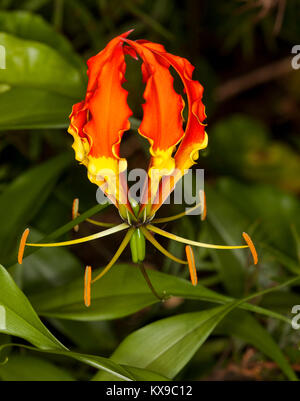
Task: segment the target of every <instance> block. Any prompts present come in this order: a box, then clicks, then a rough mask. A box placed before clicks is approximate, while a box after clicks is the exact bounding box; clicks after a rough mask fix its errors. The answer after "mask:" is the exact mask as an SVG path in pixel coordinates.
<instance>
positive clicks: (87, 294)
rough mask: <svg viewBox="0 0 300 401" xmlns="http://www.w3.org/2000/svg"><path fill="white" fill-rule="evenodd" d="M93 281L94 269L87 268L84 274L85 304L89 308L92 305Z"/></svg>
mask: <svg viewBox="0 0 300 401" xmlns="http://www.w3.org/2000/svg"><path fill="white" fill-rule="evenodd" d="M91 279H92V268H91V266H86V268H85V274H84V304H85V306H87V307H89V306H90V305H91Z"/></svg>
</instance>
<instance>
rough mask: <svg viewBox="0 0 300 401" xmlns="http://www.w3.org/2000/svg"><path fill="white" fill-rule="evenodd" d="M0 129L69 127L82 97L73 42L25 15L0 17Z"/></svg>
mask: <svg viewBox="0 0 300 401" xmlns="http://www.w3.org/2000/svg"><path fill="white" fill-rule="evenodd" d="M0 26H1V28H0V43H1V46H3V47H4V49H5V64H6V65H5V67H6V68H5V69H0V84H1V85H0V108H1V111H2V113H1V117H0V130H9V129H21V128H22V129H23V128H46V127H47V128H57V127H65V126H67V125H68V115H69V114H70V111H71V108H72V105H73V104H74V103H76V102H77V101H78V100H80V98H81V97H82V96H83V94H84V90H85V78H84V75H83V73H82V71H83V68H82V63H81V62H80V60H79V58H78V57H77V56H76V55H75V54H74V53H73V51H72V49H71V47H70V45H69V43H68V42H67V41H66V40H65V39H64V38H63V37H60V35H58V34H57V33H56V32H55V31H53V29H52V28H51V27H50V26H49V25H48V24H47V23H46V22H45V21H43V20H42V19H41V17H37V16H34V15H32V14H30V13H26V12H12V13H11V12H0Z"/></svg>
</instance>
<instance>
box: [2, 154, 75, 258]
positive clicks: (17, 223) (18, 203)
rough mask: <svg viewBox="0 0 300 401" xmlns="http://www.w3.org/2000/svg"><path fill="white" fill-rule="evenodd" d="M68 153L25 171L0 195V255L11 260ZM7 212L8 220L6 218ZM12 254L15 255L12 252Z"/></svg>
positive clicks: (61, 168) (63, 166)
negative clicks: (20, 237)
mask: <svg viewBox="0 0 300 401" xmlns="http://www.w3.org/2000/svg"><path fill="white" fill-rule="evenodd" d="M70 161H71V158H70V157H69V155H68V154H64V155H61V156H58V157H55V158H53V159H51V160H48V161H47V162H45V163H43V164H41V165H39V166H37V167H33V168H32V169H29V170H27V171H26V172H25V173H23V174H22V175H20V176H19V177H18V178H16V179H15V181H13V182H12V183H11V184H10V185H9V186H8V188H7V189H6V190H5V192H3V193H2V194H1V195H0V220H1V221H5V224H1V226H0V244H1V247H0V258H1V261H2V262H3V261H6V260H7V259H8V262H11V261H12V253H11V251H12V249H13V247H14V245H15V246H17V238H18V237H19V235H20V234H21V233H22V232H23V231H24V229H25V228H26V225H27V224H28V223H29V222H30V220H31V218H32V217H33V216H34V214H35V213H37V212H38V210H39V207H40V206H41V205H42V204H43V202H44V201H45V199H46V198H47V196H48V195H49V194H50V192H51V191H52V188H53V185H54V184H55V181H56V180H57V178H58V176H59V175H60V174H61V172H62V171H63V169H64V168H65V167H66V166H67V165H68V164H69V163H70ZM7 215H9V219H7ZM13 257H15V255H13Z"/></svg>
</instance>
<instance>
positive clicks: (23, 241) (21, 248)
mask: <svg viewBox="0 0 300 401" xmlns="http://www.w3.org/2000/svg"><path fill="white" fill-rule="evenodd" d="M28 234H29V228H26V230H25V231H24V232H23V234H22V237H21V241H20V246H19V252H18V263H19V264H20V265H21V264H22V262H23V255H24V251H25V246H26V240H27V237H28Z"/></svg>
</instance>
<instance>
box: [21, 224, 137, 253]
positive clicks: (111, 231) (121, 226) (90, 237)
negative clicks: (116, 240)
mask: <svg viewBox="0 0 300 401" xmlns="http://www.w3.org/2000/svg"><path fill="white" fill-rule="evenodd" d="M128 227H129V226H128V224H126V223H122V224H119V225H118V226H115V227H112V228H109V229H108V230H104V231H101V232H99V233H96V234H92V235H88V236H87V237H82V238H78V239H74V240H71V241H63V242H53V243H49V244H43V243H40V244H32V243H26V245H27V246H36V247H56V246H66V245H74V244H81V243H82V242H88V241H92V240H94V239H97V238H102V237H106V236H107V235H111V234H114V233H117V232H119V231H122V230H126V229H127V228H128Z"/></svg>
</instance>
